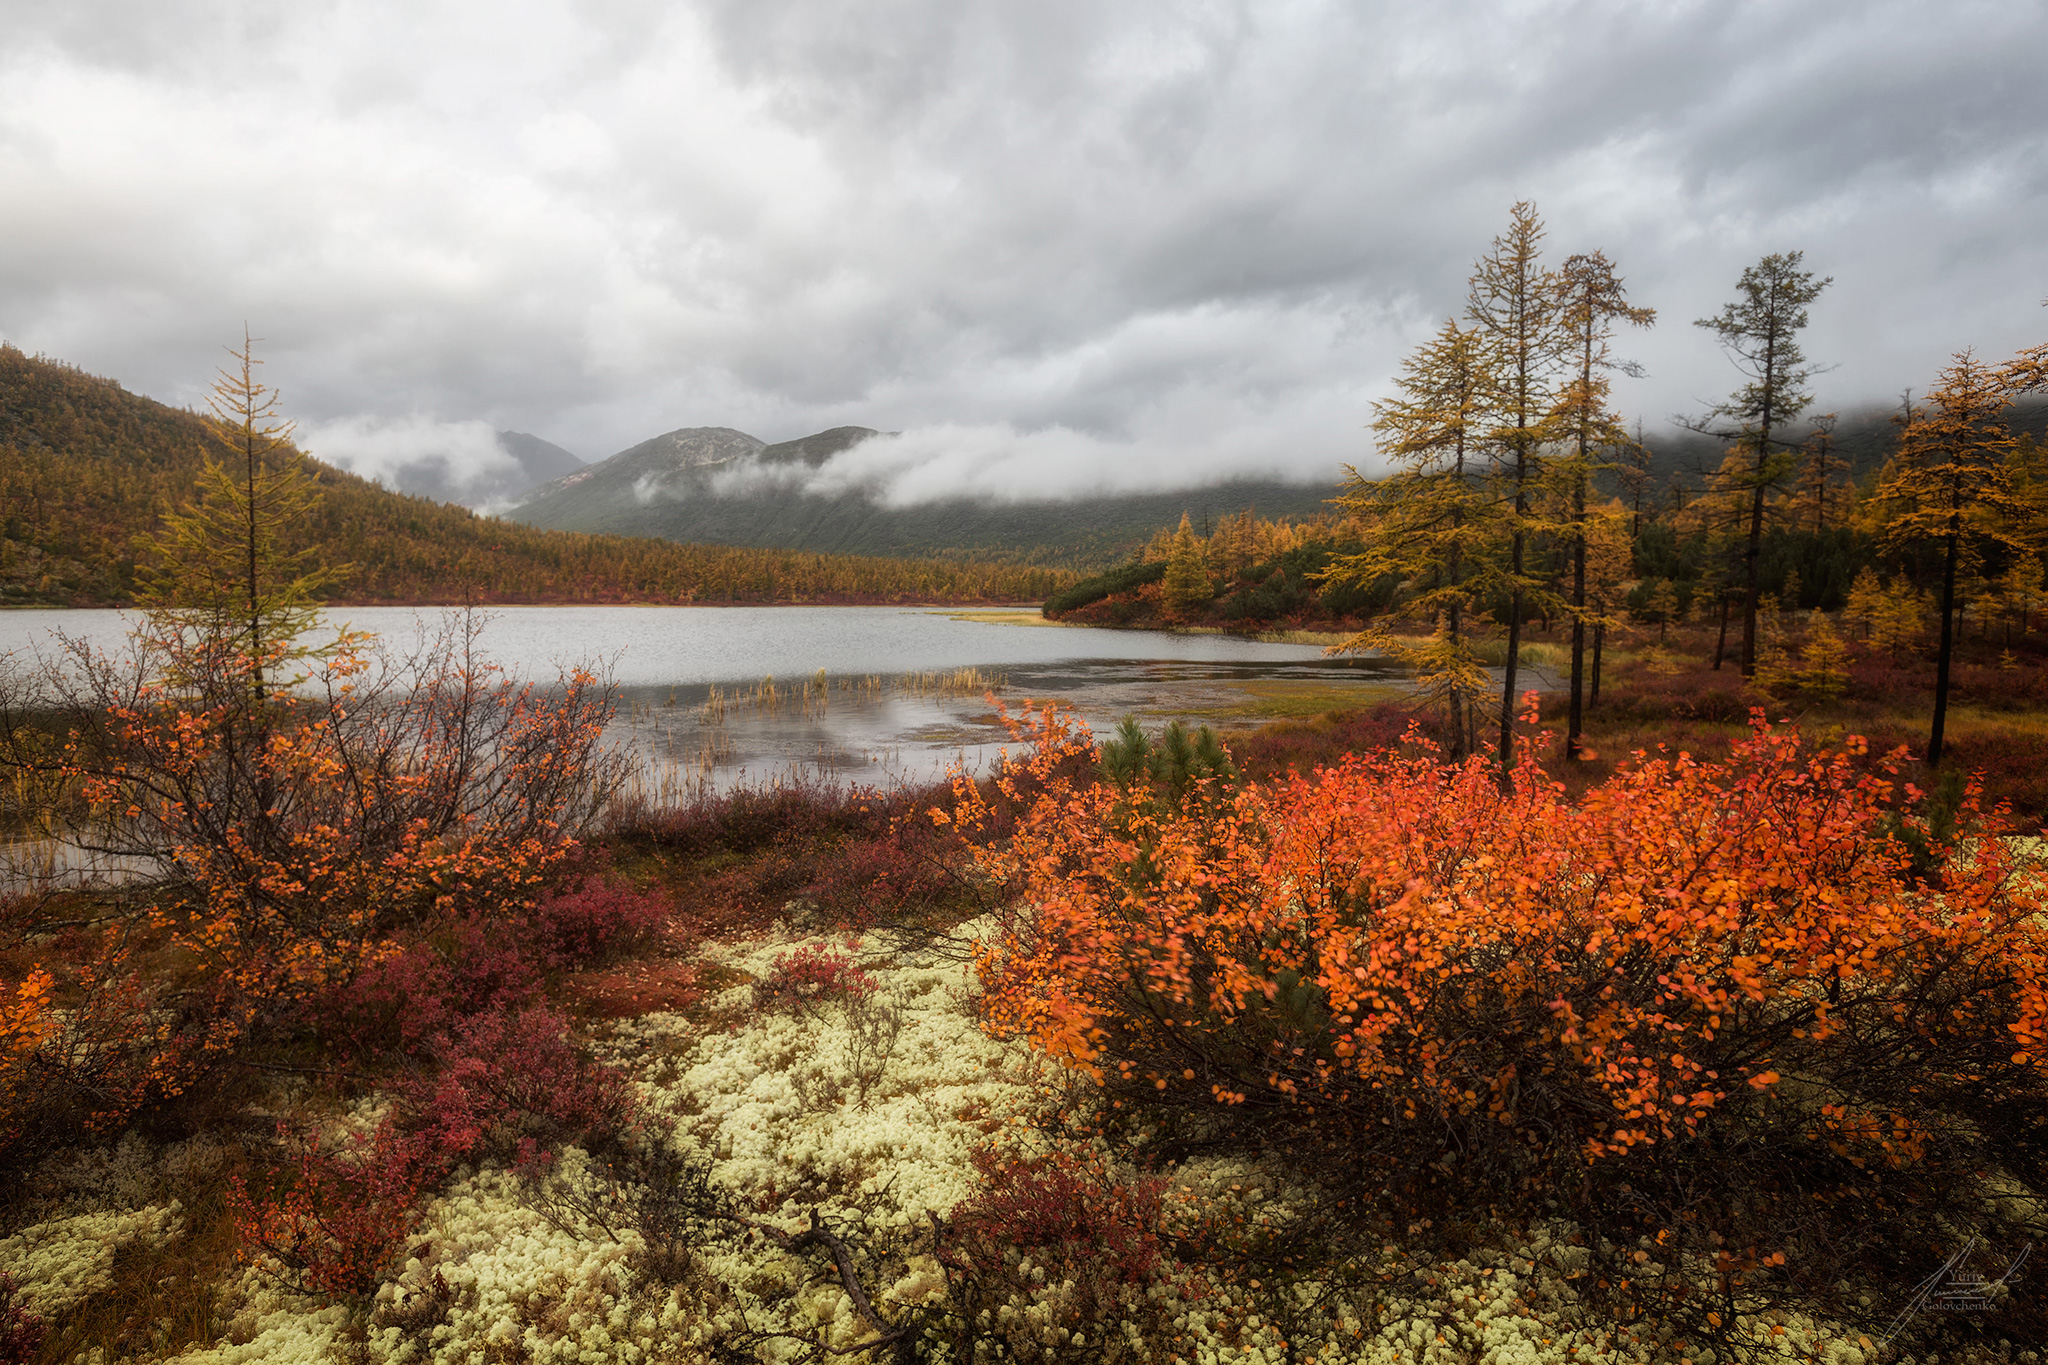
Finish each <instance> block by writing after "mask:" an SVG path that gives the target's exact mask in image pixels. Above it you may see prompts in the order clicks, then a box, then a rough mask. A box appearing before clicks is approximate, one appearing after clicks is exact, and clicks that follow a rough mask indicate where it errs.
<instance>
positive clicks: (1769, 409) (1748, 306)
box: [1693, 251, 1834, 677]
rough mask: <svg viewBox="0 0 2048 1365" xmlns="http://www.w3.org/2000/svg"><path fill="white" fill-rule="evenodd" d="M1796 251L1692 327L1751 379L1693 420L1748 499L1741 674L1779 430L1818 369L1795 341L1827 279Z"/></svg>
mask: <svg viewBox="0 0 2048 1365" xmlns="http://www.w3.org/2000/svg"><path fill="white" fill-rule="evenodd" d="M1802 259H1804V257H1803V254H1802V253H1801V252H1797V251H1790V252H1785V253H1783V254H1779V255H1771V256H1766V257H1764V258H1763V259H1762V260H1760V261H1758V262H1757V263H1756V264H1755V265H1753V266H1751V267H1749V268H1748V269H1747V270H1745V271H1743V272H1742V278H1741V279H1739V280H1738V281H1737V282H1736V286H1735V287H1736V289H1737V291H1738V294H1739V297H1737V298H1736V300H1735V301H1734V302H1732V303H1730V304H1728V305H1726V306H1725V307H1723V308H1722V310H1721V312H1720V313H1719V314H1718V315H1717V316H1715V317H1711V318H1701V319H1699V320H1698V321H1697V322H1695V323H1694V324H1693V325H1694V326H1695V327H1704V328H1706V329H1707V330H1709V331H1711V332H1713V333H1714V334H1715V335H1716V336H1718V337H1719V338H1720V340H1721V346H1722V349H1724V350H1726V351H1727V352H1728V354H1729V356H1730V358H1732V359H1733V360H1734V362H1735V364H1736V367H1737V368H1738V369H1740V370H1741V371H1742V372H1743V373H1744V374H1746V375H1748V376H1749V379H1748V382H1747V383H1745V384H1743V385H1742V387H1741V388H1739V389H1737V390H1736V391H1735V392H1734V393H1733V394H1731V395H1730V396H1729V397H1728V399H1727V400H1726V401H1725V402H1723V403H1722V404H1721V405H1720V406H1718V407H1716V408H1715V409H1714V410H1713V411H1712V412H1711V413H1709V414H1708V416H1707V417H1706V419H1704V420H1703V421H1701V422H1698V423H1696V424H1694V430H1697V431H1701V432H1705V433H1706V434H1708V435H1712V436H1715V437H1718V438H1720V439H1722V440H1725V441H1728V442H1729V443H1730V444H1731V452H1730V454H1731V459H1730V460H1729V462H1728V463H1727V464H1725V465H1724V466H1723V471H1722V476H1721V480H1720V481H1721V484H1722V488H1723V491H1724V492H1727V493H1730V494H1732V495H1734V496H1735V497H1736V498H1737V499H1738V500H1739V501H1740V502H1741V503H1745V504H1747V506H1746V508H1745V511H1746V520H1747V523H1748V525H1747V528H1746V531H1745V533H1744V541H1743V557H1742V675H1743V676H1744V677H1750V676H1752V675H1754V674H1755V672H1756V613H1757V601H1758V592H1759V589H1758V583H1757V571H1758V567H1759V560H1760V558H1761V555H1762V549H1763V533H1764V504H1765V502H1766V500H1767V498H1768V497H1769V495H1770V493H1771V492H1772V490H1774V489H1775V488H1777V486H1778V485H1779V484H1780V483H1782V482H1783V481H1784V479H1785V477H1786V476H1787V475H1788V474H1789V473H1790V472H1791V471H1792V468H1793V465H1794V463H1795V461H1794V460H1793V459H1792V457H1791V454H1790V452H1791V450H1792V447H1791V445H1790V444H1789V443H1788V442H1787V441H1785V439H1784V437H1783V435H1782V433H1783V431H1784V429H1785V427H1786V426H1787V425H1788V424H1789V423H1791V422H1792V421H1793V420H1795V419H1796V418H1797V417H1798V416H1799V414H1800V413H1801V412H1804V411H1805V410H1806V408H1807V406H1808V404H1810V403H1811V402H1812V401H1813V398H1812V395H1811V394H1809V393H1808V392H1807V390H1806V383H1807V381H1808V380H1809V379H1811V378H1812V377H1813V375H1814V373H1815V368H1814V366H1812V365H1810V364H1808V363H1807V359H1806V354H1805V352H1804V351H1802V350H1801V349H1800V347H1799V342H1798V339H1797V338H1798V333H1799V332H1800V331H1801V330H1802V329H1803V328H1804V327H1805V326H1806V323H1807V313H1806V310H1807V307H1808V305H1810V304H1811V303H1812V302H1813V301H1814V300H1815V299H1817V298H1819V297H1820V293H1821V291H1822V290H1823V289H1825V288H1827V287H1828V286H1829V285H1830V284H1832V283H1834V281H1833V279H1832V278H1827V279H1815V278H1814V275H1813V272H1812V271H1810V270H1802V269H1800V262H1801V260H1802Z"/></svg>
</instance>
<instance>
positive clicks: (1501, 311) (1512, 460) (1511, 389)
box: [1465, 200, 1570, 781]
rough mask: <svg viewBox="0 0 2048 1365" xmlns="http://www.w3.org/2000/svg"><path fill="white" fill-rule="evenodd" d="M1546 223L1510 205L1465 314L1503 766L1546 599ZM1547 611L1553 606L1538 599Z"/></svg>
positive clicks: (1550, 395)
mask: <svg viewBox="0 0 2048 1365" xmlns="http://www.w3.org/2000/svg"><path fill="white" fill-rule="evenodd" d="M1542 242H1543V220H1542V219H1541V218H1539V217H1538V216H1537V214H1536V206H1535V205H1534V204H1532V203H1530V202H1528V201H1527V200H1523V201H1521V202H1519V203H1517V204H1516V205H1515V206H1514V208H1513V209H1512V210H1510V215H1509V222H1508V230H1507V231H1506V232H1505V233H1503V234H1501V235H1500V236H1498V237H1496V238H1494V239H1493V246H1492V248H1491V249H1490V250H1489V251H1488V252H1487V254H1486V255H1484V256H1482V257H1481V258H1480V259H1479V263H1478V266H1477V268H1476V269H1475V270H1474V272H1473V275H1472V284H1471V290H1470V293H1469V295H1468V298H1467V306H1466V310H1465V316H1466V319H1467V321H1469V322H1470V323H1471V325H1472V327H1471V330H1472V331H1473V332H1474V333H1475V335H1476V340H1477V341H1478V343H1479V345H1480V346H1481V347H1482V348H1483V349H1484V351H1485V352H1486V355H1487V360H1488V364H1489V367H1490V368H1491V369H1492V371H1493V373H1494V376H1495V383H1494V388H1493V403H1492V406H1491V410H1490V411H1489V412H1488V413H1487V414H1486V416H1487V422H1486V428H1485V433H1484V438H1483V449H1484V450H1485V451H1486V453H1487V454H1488V456H1489V458H1490V459H1491V461H1492V464H1493V473H1494V483H1495V485H1496V487H1497V489H1498V490H1499V491H1498V493H1497V495H1496V496H1497V500H1498V503H1499V516H1500V519H1501V520H1502V521H1503V522H1504V523H1505V526H1504V527H1503V529H1504V531H1505V538H1506V541H1507V546H1508V563H1507V569H1506V575H1505V578H1504V580H1503V583H1502V590H1503V595H1504V596H1505V597H1506V599H1507V630H1508V638H1507V660H1506V666H1505V667H1504V669H1503V670H1502V673H1503V677H1502V681H1501V703H1500V750H1499V760H1500V771H1501V780H1502V781H1506V780H1508V777H1509V775H1510V774H1511V773H1512V772H1513V771H1514V766H1515V755H1514V749H1515V671H1516V665H1517V663H1518V659H1517V655H1518V654H1519V653H1520V650H1521V646H1522V617H1523V615H1524V614H1525V613H1526V612H1527V611H1528V610H1529V609H1530V608H1531V607H1532V606H1536V605H1538V604H1537V603H1536V602H1535V601H1533V600H1532V599H1535V598H1538V597H1543V596H1548V593H1547V590H1546V584H1545V582H1544V580H1543V578H1542V577H1540V576H1538V575H1533V574H1531V573H1530V572H1529V551H1530V548H1531V546H1530V542H1531V540H1532V538H1533V534H1534V532H1535V531H1536V530H1537V529H1538V526H1539V523H1538V509H1537V506H1536V501H1537V492H1538V484H1539V481H1540V479H1541V476H1542V472H1543V465H1544V447H1545V446H1547V445H1548V444H1549V443H1550V442H1552V441H1553V440H1555V439H1557V437H1558V435H1559V432H1558V430H1557V426H1556V423H1555V420H1554V405H1555V390H1554V384H1555V381H1556V378H1557V373H1558V370H1559V368H1560V366H1561V365H1562V363H1563V361H1564V356H1565V351H1566V348H1567V346H1568V345H1569V343H1570V330H1569V328H1568V327H1567V326H1566V325H1565V322H1564V318H1563V316H1562V313H1561V310H1560V309H1559V307H1558V298H1559V289H1558V284H1557V278H1556V276H1555V275H1554V274H1553V273H1552V272H1551V271H1549V270H1547V269H1545V268H1544V267H1543V266H1542V264H1541V263H1540V259H1539V258H1540V254H1541V250H1540V249H1541V246H1542ZM1542 605H1543V607H1544V609H1545V610H1546V611H1547V610H1548V608H1549V606H1550V605H1552V603H1544V604H1542Z"/></svg>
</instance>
